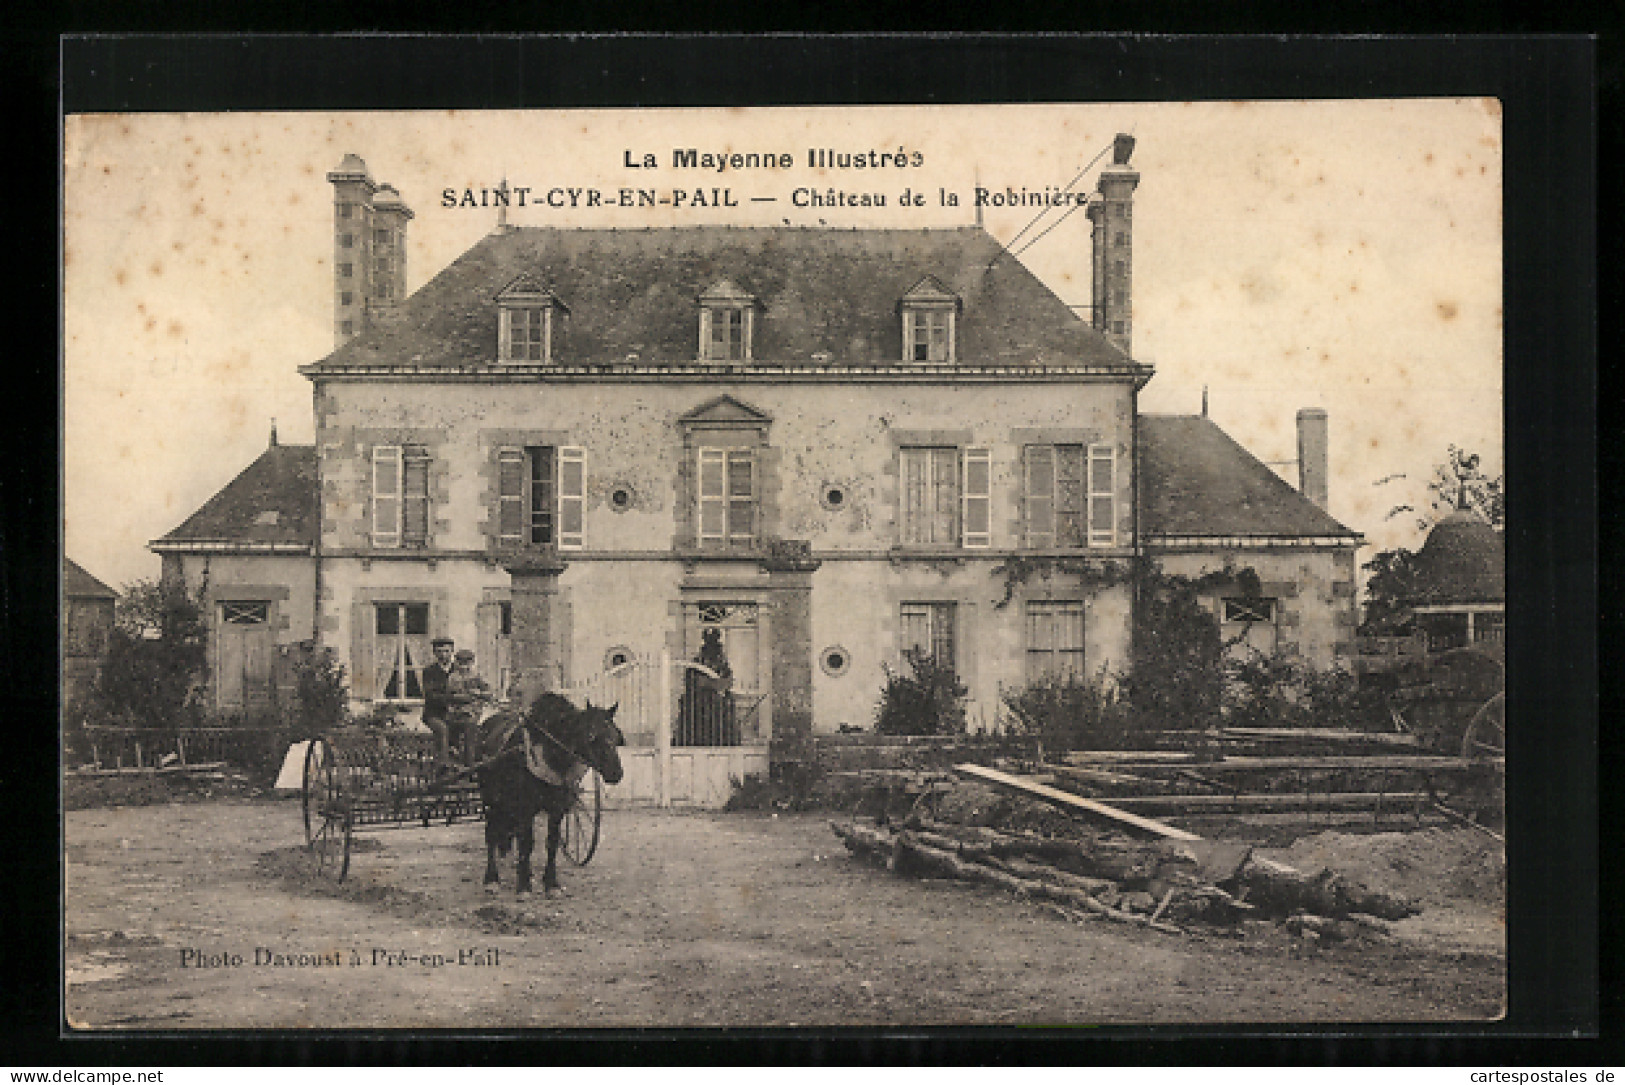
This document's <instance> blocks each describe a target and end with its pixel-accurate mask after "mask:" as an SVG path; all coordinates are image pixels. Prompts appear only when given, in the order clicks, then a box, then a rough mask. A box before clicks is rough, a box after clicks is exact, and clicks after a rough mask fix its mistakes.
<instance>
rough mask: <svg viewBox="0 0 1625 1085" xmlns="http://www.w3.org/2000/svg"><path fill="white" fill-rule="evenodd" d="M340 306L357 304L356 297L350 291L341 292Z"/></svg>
mask: <svg viewBox="0 0 1625 1085" xmlns="http://www.w3.org/2000/svg"><path fill="white" fill-rule="evenodd" d="M339 304H340V305H353V304H355V295H354V294H352V293H351V292H350V291H348V290H341V291H339Z"/></svg>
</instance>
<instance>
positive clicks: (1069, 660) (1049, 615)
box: [1027, 600, 1083, 682]
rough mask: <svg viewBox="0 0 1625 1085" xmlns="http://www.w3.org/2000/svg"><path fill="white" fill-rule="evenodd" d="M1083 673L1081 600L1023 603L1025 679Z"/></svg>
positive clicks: (1052, 677)
mask: <svg viewBox="0 0 1625 1085" xmlns="http://www.w3.org/2000/svg"><path fill="white" fill-rule="evenodd" d="M1082 676H1083V604H1082V603H1080V602H1075V601H1073V602H1057V601H1053V600H1034V601H1032V602H1030V603H1028V604H1027V681H1029V682H1043V681H1048V680H1052V679H1062V678H1067V677H1071V678H1080V677H1082Z"/></svg>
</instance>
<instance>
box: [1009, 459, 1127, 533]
mask: <svg viewBox="0 0 1625 1085" xmlns="http://www.w3.org/2000/svg"><path fill="white" fill-rule="evenodd" d="M1024 469H1025V477H1026V487H1025V488H1026V517H1027V545H1028V547H1030V548H1033V549H1039V550H1044V549H1052V548H1059V549H1070V548H1077V547H1083V546H1113V545H1116V542H1117V531H1116V524H1117V508H1116V477H1115V476H1116V454H1115V452H1114V450H1113V449H1112V448H1111V446H1109V445H1028V446H1027V448H1026V463H1025V465H1024Z"/></svg>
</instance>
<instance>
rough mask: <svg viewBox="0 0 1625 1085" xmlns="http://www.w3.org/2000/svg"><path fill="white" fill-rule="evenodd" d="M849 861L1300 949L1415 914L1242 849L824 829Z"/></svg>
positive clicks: (1072, 912)
mask: <svg viewBox="0 0 1625 1085" xmlns="http://www.w3.org/2000/svg"><path fill="white" fill-rule="evenodd" d="M830 828H831V830H833V831H834V833H835V835H836V836H838V837H840V839H841V840H842V842H843V843H844V844H845V845H846V847H847V848H848V849H849V850H850V851H852V852H853V853H854V854H857V855H862V856H868V857H871V858H873V859H875V860H877V861H879V862H882V863H884V864H885V865H886V866H887V868H888V869H890V870H892V871H893V872H895V873H897V874H899V875H901V876H905V877H945V878H954V879H958V880H961V881H969V882H979V883H982V884H987V885H995V886H998V887H999V888H1001V889H1004V890H1007V891H1009V892H1011V893H1013V894H1015V895H1017V896H1018V897H1022V898H1025V899H1030V900H1035V901H1040V902H1043V903H1044V904H1045V905H1046V906H1048V907H1050V908H1052V909H1053V910H1055V911H1057V912H1059V913H1061V914H1063V915H1066V916H1067V917H1069V918H1073V919H1081V918H1093V917H1101V918H1105V919H1109V920H1113V921H1115V922H1119V923H1125V924H1132V925H1136V926H1143V927H1147V928H1149V929H1151V930H1155V931H1161V932H1164V933H1169V934H1176V933H1179V932H1180V931H1181V929H1182V928H1181V927H1180V926H1179V925H1178V924H1177V923H1176V922H1175V921H1176V920H1177V921H1180V922H1185V921H1190V920H1197V919H1200V920H1203V921H1206V922H1217V923H1224V924H1229V923H1234V922H1236V921H1237V920H1239V919H1241V918H1243V917H1244V916H1249V915H1256V916H1259V917H1273V918H1283V917H1284V918H1286V919H1287V921H1288V929H1289V930H1290V931H1292V933H1294V934H1298V935H1300V936H1302V937H1304V938H1306V939H1312V940H1326V941H1340V940H1346V939H1350V938H1354V937H1357V936H1359V935H1381V934H1385V933H1386V932H1387V927H1386V922H1387V921H1390V920H1396V919H1403V918H1405V917H1406V916H1409V915H1414V914H1416V912H1417V911H1418V909H1417V908H1416V906H1415V905H1414V904H1412V903H1411V902H1410V901H1407V900H1404V899H1402V898H1399V897H1395V896H1392V895H1390V894H1384V893H1378V892H1373V891H1371V890H1369V889H1367V888H1366V887H1364V886H1362V885H1359V884H1357V883H1355V882H1352V881H1350V880H1349V879H1347V878H1344V877H1343V876H1341V875H1339V874H1336V873H1335V872H1333V871H1330V870H1325V871H1322V872H1320V873H1319V874H1316V875H1308V874H1304V873H1303V872H1301V871H1298V870H1295V869H1293V868H1292V867H1289V866H1286V865H1285V864H1283V863H1277V862H1274V861H1272V860H1269V859H1265V858H1263V857H1261V856H1258V855H1255V854H1253V853H1252V851H1251V849H1249V848H1239V849H1238V848H1235V847H1233V846H1224V845H1213V844H1210V843H1209V842H1207V841H1202V842H1200V844H1199V845H1190V844H1186V843H1183V842H1176V841H1168V840H1153V841H1141V840H1133V839H1129V838H1128V837H1126V836H1123V835H1121V834H1117V833H1093V832H1089V831H1087V830H1082V831H1081V834H1080V836H1079V838H1077V839H1059V838H1053V837H1045V836H1041V835H1039V834H1036V833H1030V832H1005V831H1002V830H999V829H994V828H990V827H987V826H966V825H954V824H949V823H945V822H939V821H933V820H930V819H928V818H924V817H921V816H919V815H914V816H911V817H910V818H909V819H908V820H907V821H905V822H903V823H902V824H900V825H892V824H886V823H884V822H867V821H858V820H854V821H851V822H841V821H832V822H830Z"/></svg>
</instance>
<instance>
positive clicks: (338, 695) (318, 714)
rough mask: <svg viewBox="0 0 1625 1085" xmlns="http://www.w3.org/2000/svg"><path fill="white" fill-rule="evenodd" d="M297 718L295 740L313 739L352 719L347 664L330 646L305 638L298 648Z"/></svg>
mask: <svg viewBox="0 0 1625 1085" xmlns="http://www.w3.org/2000/svg"><path fill="white" fill-rule="evenodd" d="M295 651H296V652H297V653H298V654H297V655H296V656H295V657H294V663H293V674H294V689H293V699H294V706H293V707H294V718H293V719H292V720H291V721H289V722H290V726H291V730H292V733H293V739H294V741H296V742H297V741H300V740H303V739H307V738H314V737H316V736H317V735H320V734H323V733H324V732H327V731H332V730H336V729H338V728H340V727H343V726H344V725H345V724H346V723H348V722H349V719H350V713H349V696H350V695H349V692H348V689H347V687H346V685H345V681H344V665H343V664H342V663H340V662H339V661H338V655H337V654H336V653H334V651H333V649H331V648H318V647H316V646H315V645H314V644H312V643H310V642H309V641H306V642H305V643H303V644H301V645H299V646H298V648H296V649H295Z"/></svg>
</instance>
